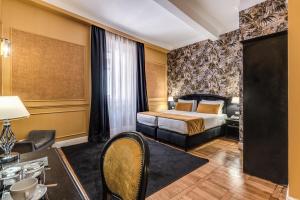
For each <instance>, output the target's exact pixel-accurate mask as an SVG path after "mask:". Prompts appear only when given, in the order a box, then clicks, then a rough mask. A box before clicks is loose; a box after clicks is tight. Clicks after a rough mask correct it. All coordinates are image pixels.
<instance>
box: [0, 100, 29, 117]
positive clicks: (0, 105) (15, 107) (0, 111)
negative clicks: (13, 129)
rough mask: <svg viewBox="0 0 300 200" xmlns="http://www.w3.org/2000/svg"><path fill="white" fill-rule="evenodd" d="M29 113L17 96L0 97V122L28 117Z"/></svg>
mask: <svg viewBox="0 0 300 200" xmlns="http://www.w3.org/2000/svg"><path fill="white" fill-rule="evenodd" d="M29 115H30V114H29V112H28V111H27V109H26V107H25V106H24V104H23V103H22V101H21V99H20V98H19V97H17V96H0V120H11V119H18V118H24V117H29Z"/></svg>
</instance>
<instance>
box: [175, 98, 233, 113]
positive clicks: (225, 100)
mask: <svg viewBox="0 0 300 200" xmlns="http://www.w3.org/2000/svg"><path fill="white" fill-rule="evenodd" d="M178 99H184V100H197V104H198V103H199V101H201V100H212V101H216V100H223V101H224V106H223V113H224V114H227V107H228V105H229V104H230V98H228V97H222V96H219V95H214V94H188V95H184V96H181V97H174V100H175V101H177V100H178Z"/></svg>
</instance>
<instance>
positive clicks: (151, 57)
mask: <svg viewBox="0 0 300 200" xmlns="http://www.w3.org/2000/svg"><path fill="white" fill-rule="evenodd" d="M145 60H146V63H145V65H146V66H145V67H146V79H147V92H148V101H149V109H150V110H151V111H161V110H167V108H168V107H167V54H166V53H165V52H161V51H158V50H155V49H153V48H150V47H147V46H146V48H145Z"/></svg>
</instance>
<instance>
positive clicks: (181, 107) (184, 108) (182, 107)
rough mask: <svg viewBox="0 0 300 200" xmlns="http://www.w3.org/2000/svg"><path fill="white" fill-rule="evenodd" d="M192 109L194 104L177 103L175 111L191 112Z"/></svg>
mask: <svg viewBox="0 0 300 200" xmlns="http://www.w3.org/2000/svg"><path fill="white" fill-rule="evenodd" d="M192 108H193V104H192V103H180V102H178V103H176V107H175V110H180V111H188V112H191V111H192Z"/></svg>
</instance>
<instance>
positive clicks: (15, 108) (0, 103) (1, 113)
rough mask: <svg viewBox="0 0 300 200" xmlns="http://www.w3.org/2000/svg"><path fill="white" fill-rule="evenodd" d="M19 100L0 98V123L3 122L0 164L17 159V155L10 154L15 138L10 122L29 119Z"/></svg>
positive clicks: (7, 97) (11, 97)
mask: <svg viewBox="0 0 300 200" xmlns="http://www.w3.org/2000/svg"><path fill="white" fill-rule="evenodd" d="M29 115H30V114H29V112H28V111H27V109H26V108H25V106H24V104H23V103H22V101H21V99H20V98H19V97H17V96H0V121H2V122H3V130H2V132H1V135H0V147H1V149H2V150H3V151H4V154H2V155H0V163H1V164H3V163H7V162H11V161H14V160H17V159H18V158H19V154H18V153H16V152H11V150H12V148H13V146H14V144H15V143H16V137H15V135H14V133H13V132H12V129H11V127H10V121H11V120H16V119H20V118H25V117H29Z"/></svg>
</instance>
